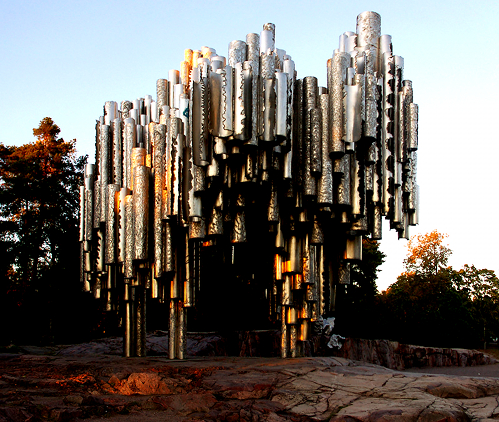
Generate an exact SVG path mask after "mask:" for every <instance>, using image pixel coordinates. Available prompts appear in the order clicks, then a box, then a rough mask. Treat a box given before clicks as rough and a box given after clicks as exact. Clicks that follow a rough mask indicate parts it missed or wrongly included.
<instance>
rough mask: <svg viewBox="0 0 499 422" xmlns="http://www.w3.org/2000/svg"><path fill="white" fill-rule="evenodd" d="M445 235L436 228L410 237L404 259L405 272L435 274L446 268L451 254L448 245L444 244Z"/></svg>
mask: <svg viewBox="0 0 499 422" xmlns="http://www.w3.org/2000/svg"><path fill="white" fill-rule="evenodd" d="M447 237H448V236H447V234H443V233H439V232H438V231H437V230H433V231H432V232H430V233H424V234H418V235H416V236H413V237H411V239H410V240H409V242H408V243H407V251H408V253H407V257H406V259H405V260H404V266H405V272H406V274H409V273H417V274H424V275H427V276H430V275H437V274H438V272H439V271H441V270H444V269H445V268H447V263H448V261H449V257H450V256H451V254H452V251H451V249H450V248H449V246H448V245H445V244H444V240H445V239H446V238H447Z"/></svg>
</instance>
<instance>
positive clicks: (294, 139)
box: [80, 12, 418, 359]
mask: <svg viewBox="0 0 499 422" xmlns="http://www.w3.org/2000/svg"><path fill="white" fill-rule="evenodd" d="M402 72H403V59H402V58H401V57H400V56H396V55H394V54H393V52H392V44H391V37H390V36H389V35H381V18H380V16H379V15H378V14H377V13H374V12H364V13H362V14H360V15H359V16H358V17H357V32H356V33H353V32H345V33H344V34H343V35H341V36H340V45H339V48H338V49H337V50H335V52H334V55H333V57H332V58H331V59H329V60H328V62H327V88H324V87H319V86H318V82H317V78H315V77H313V76H307V77H305V78H303V79H297V77H296V71H295V64H294V62H293V61H292V59H291V57H290V56H289V55H287V54H286V52H285V51H283V50H280V49H278V48H276V47H275V27H274V25H273V24H265V25H264V28H263V31H262V32H261V34H260V35H258V34H248V35H247V37H246V41H245V42H244V41H232V42H231V43H230V44H229V52H228V63H226V59H225V58H224V57H221V56H218V55H217V54H216V52H215V51H214V50H213V49H210V48H208V47H203V48H202V49H201V50H200V51H192V50H186V52H185V60H184V61H183V62H182V63H181V67H180V71H177V70H172V71H170V72H169V75H168V79H159V80H158V81H157V97H156V101H154V100H153V99H152V97H151V96H145V97H144V98H140V99H137V100H134V101H133V102H129V101H123V102H122V103H121V107H120V108H119V109H118V104H117V103H115V102H112V101H109V102H106V104H105V106H104V116H103V117H101V118H100V119H99V121H98V122H97V125H96V160H95V162H96V164H95V165H94V164H89V165H87V167H86V170H85V185H84V186H82V187H81V230H80V241H81V244H82V252H81V262H82V269H81V270H82V271H81V275H82V281H83V283H84V286H85V289H86V290H87V291H92V292H93V294H94V295H95V296H96V297H100V296H105V297H107V309H108V310H113V309H114V310H118V309H117V308H120V309H119V312H121V315H122V316H123V320H124V327H125V336H124V355H125V356H144V355H145V306H146V296H147V297H150V298H153V299H159V300H162V301H165V302H167V303H168V302H169V303H170V314H169V327H170V336H169V355H170V358H172V359H173V358H180V359H182V358H184V357H185V345H186V319H187V314H186V312H187V309H189V308H191V307H194V306H195V304H196V295H198V296H202V295H203V289H202V288H200V282H201V280H202V279H203V277H207V276H206V275H204V274H202V268H203V265H202V261H203V256H206V254H207V252H206V251H208V250H219V251H222V252H221V254H222V258H221V260H220V263H221V265H222V266H223V265H233V264H234V265H236V264H237V261H238V260H239V259H241V256H242V257H243V258H244V256H245V255H247V254H253V255H252V256H256V257H257V261H259V262H258V264H259V265H254V267H255V268H253V269H249V270H248V271H247V276H248V279H249V281H248V282H253V283H255V285H256V286H257V287H256V288H257V289H261V291H262V297H263V296H265V299H266V300H267V303H268V308H267V310H265V309H257V310H255V312H268V315H269V318H271V319H272V320H273V321H275V322H276V323H277V324H280V327H281V355H282V357H288V356H291V357H294V356H299V355H300V353H301V352H300V350H301V348H300V345H301V344H302V342H303V341H306V340H307V339H308V338H309V336H310V333H311V330H312V328H313V327H312V324H313V323H314V322H318V321H320V320H321V318H322V316H325V315H326V314H327V313H328V312H329V311H330V310H331V309H332V308H334V301H335V289H336V288H337V286H338V285H341V284H345V283H349V270H350V262H352V261H354V260H360V259H362V237H363V236H365V235H370V236H371V237H372V238H374V239H380V238H381V219H382V216H385V217H386V218H388V219H390V222H391V227H392V228H394V229H396V230H397V231H398V233H399V237H404V238H408V226H409V225H414V224H417V220H418V212H417V208H418V187H417V184H416V163H417V155H416V154H417V143H418V139H417V125H418V107H417V105H416V104H414V103H413V93H412V84H411V82H410V81H405V80H403V77H402ZM245 245H246V246H245ZM210 248H211V249H210ZM260 264H261V265H260ZM259 266H260V267H261V268H258V267H259ZM213 275H214V274H211V276H213ZM205 279H206V278H205ZM255 279H257V280H256V281H255ZM251 280H253V281H251Z"/></svg>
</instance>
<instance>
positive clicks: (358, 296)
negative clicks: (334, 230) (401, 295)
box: [336, 238, 386, 338]
mask: <svg viewBox="0 0 499 422" xmlns="http://www.w3.org/2000/svg"><path fill="white" fill-rule="evenodd" d="M385 256H386V255H385V254H384V253H383V252H381V251H380V250H379V242H377V241H376V240H372V239H369V238H365V239H363V240H362V261H358V262H356V263H352V264H351V271H350V284H349V285H346V286H341V285H339V286H337V299H336V315H337V319H336V330H337V331H338V332H340V333H341V335H344V336H349V337H363V338H369V337H372V336H373V335H374V333H375V332H377V327H376V324H375V323H376V318H375V315H376V309H375V307H376V295H377V293H378V289H377V287H376V280H377V278H378V271H379V266H380V265H381V264H382V263H383V261H384V259H385Z"/></svg>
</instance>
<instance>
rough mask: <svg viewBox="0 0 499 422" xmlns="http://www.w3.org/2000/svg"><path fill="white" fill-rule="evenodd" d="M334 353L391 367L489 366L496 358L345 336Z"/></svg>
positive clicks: (462, 350) (448, 349)
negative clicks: (339, 347)
mask: <svg viewBox="0 0 499 422" xmlns="http://www.w3.org/2000/svg"><path fill="white" fill-rule="evenodd" d="M333 353H334V355H335V356H340V357H344V358H346V359H353V360H360V361H363V362H369V363H373V364H375V365H381V366H385V367H387V368H391V369H399V370H401V369H408V368H422V367H438V366H475V365H489V364H493V363H496V362H497V360H496V359H495V358H493V357H491V356H489V355H487V354H484V353H482V352H480V351H478V350H468V349H451V348H439V347H423V346H413V345H409V344H400V343H398V342H396V341H389V340H363V339H352V338H347V339H345V342H344V343H343V346H342V347H341V349H339V350H336V351H334V352H333Z"/></svg>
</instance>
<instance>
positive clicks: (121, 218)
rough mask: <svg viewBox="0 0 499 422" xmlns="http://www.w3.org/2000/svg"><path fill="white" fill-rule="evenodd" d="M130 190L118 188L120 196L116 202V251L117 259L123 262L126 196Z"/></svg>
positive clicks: (124, 253) (124, 252) (124, 254)
mask: <svg viewBox="0 0 499 422" xmlns="http://www.w3.org/2000/svg"><path fill="white" fill-rule="evenodd" d="M130 194H131V191H130V189H127V188H121V189H120V198H119V202H118V206H119V212H118V229H117V230H118V252H117V259H118V262H125V256H126V230H127V229H126V225H127V223H126V207H125V204H126V196H127V195H130Z"/></svg>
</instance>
